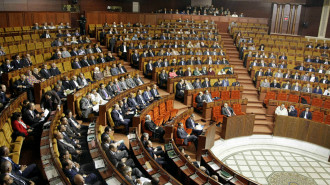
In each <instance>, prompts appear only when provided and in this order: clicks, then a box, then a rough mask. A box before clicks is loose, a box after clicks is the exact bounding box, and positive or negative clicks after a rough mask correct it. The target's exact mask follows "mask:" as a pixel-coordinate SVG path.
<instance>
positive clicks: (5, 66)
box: [1, 59, 15, 73]
mask: <svg viewBox="0 0 330 185" xmlns="http://www.w3.org/2000/svg"><path fill="white" fill-rule="evenodd" d="M14 69H15V68H14V66H13V65H12V64H11V63H10V60H9V59H6V61H5V62H4V63H3V64H2V65H1V70H2V72H3V73H8V72H10V71H13V70H14Z"/></svg>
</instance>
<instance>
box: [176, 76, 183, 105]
mask: <svg viewBox="0 0 330 185" xmlns="http://www.w3.org/2000/svg"><path fill="white" fill-rule="evenodd" d="M183 82H184V80H183V79H181V80H180V82H179V83H177V84H176V92H175V97H176V98H177V99H180V100H183V97H184V90H185V86H184V84H183Z"/></svg>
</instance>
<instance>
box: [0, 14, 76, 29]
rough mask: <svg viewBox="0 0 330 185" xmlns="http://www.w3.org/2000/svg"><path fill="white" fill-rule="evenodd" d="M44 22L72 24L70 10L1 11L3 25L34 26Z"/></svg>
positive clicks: (0, 21) (1, 23)
mask: <svg viewBox="0 0 330 185" xmlns="http://www.w3.org/2000/svg"><path fill="white" fill-rule="evenodd" d="M36 22H37V23H39V25H41V24H43V23H44V22H47V23H50V22H53V23H54V24H58V23H60V22H63V23H66V22H69V23H70V24H71V14H70V13H69V12H2V13H0V26H1V27H9V26H10V27H15V26H32V25H33V24H34V23H36Z"/></svg>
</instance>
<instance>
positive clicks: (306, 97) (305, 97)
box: [300, 96, 311, 104]
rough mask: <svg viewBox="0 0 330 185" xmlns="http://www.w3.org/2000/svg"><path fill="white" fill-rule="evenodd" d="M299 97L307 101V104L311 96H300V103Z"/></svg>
mask: <svg viewBox="0 0 330 185" xmlns="http://www.w3.org/2000/svg"><path fill="white" fill-rule="evenodd" d="M301 98H304V99H305V100H306V101H307V104H310V103H311V97H310V96H300V103H301Z"/></svg>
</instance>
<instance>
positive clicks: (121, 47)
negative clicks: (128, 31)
mask: <svg viewBox="0 0 330 185" xmlns="http://www.w3.org/2000/svg"><path fill="white" fill-rule="evenodd" d="M119 50H120V51H121V52H122V54H121V57H122V58H123V59H124V60H127V53H128V48H127V46H126V42H123V44H122V45H121V46H120V47H119Z"/></svg>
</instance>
